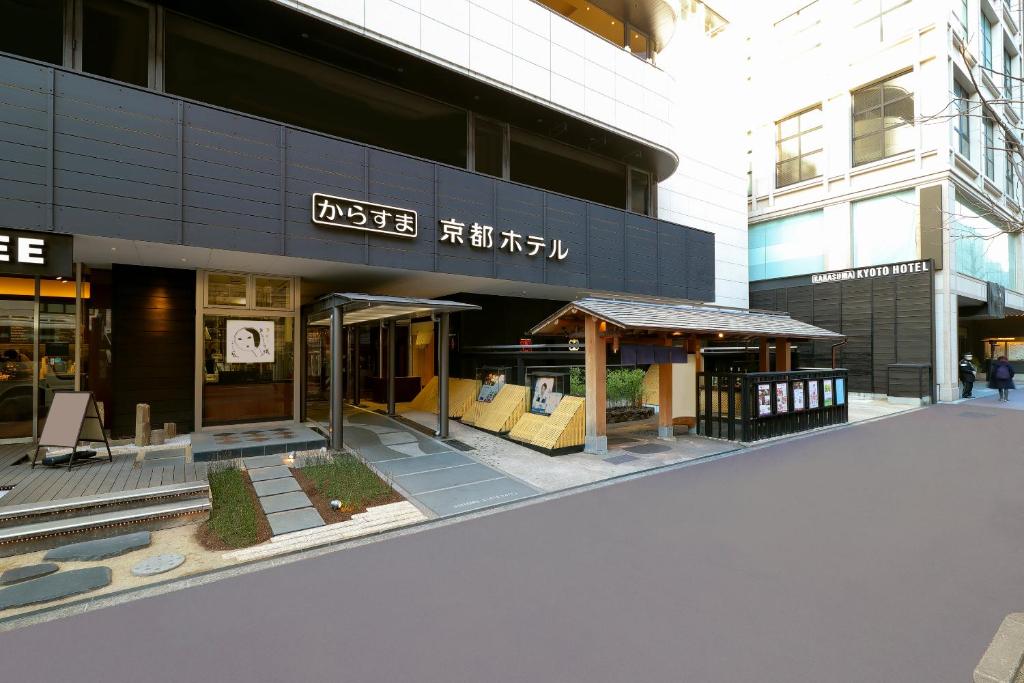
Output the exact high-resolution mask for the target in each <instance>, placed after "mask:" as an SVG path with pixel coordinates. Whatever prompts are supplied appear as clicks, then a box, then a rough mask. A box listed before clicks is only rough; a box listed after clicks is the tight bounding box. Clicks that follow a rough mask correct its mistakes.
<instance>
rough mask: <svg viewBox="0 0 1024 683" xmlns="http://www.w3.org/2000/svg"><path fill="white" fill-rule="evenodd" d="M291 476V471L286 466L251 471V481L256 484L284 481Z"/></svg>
mask: <svg viewBox="0 0 1024 683" xmlns="http://www.w3.org/2000/svg"><path fill="white" fill-rule="evenodd" d="M291 476H292V473H291V471H290V470H289V469H288V468H287V467H285V466H284V465H277V466H275V467H261V468H259V469H255V470H249V479H250V480H252V481H253V482H254V483H255V482H257V481H266V480H267V479H282V478H284V477H291Z"/></svg>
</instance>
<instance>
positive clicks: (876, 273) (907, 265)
mask: <svg viewBox="0 0 1024 683" xmlns="http://www.w3.org/2000/svg"><path fill="white" fill-rule="evenodd" d="M930 272H932V262H931V261H906V262H903V263H887V264H885V265H881V266H867V267H865V268H848V269H846V270H833V271H830V272H828V273H814V274H813V275H811V284H814V285H818V284H822V283H826V282H846V281H848V280H865V279H870V278H876V277H893V276H897V275H910V274H912V273H930Z"/></svg>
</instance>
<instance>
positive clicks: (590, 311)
mask: <svg viewBox="0 0 1024 683" xmlns="http://www.w3.org/2000/svg"><path fill="white" fill-rule="evenodd" d="M588 315H589V316H593V317H595V318H597V319H598V320H599V321H602V322H605V323H607V325H608V326H613V327H617V328H619V330H618V331H622V332H645V331H651V332H680V333H682V334H702V335H713V334H721V336H722V337H723V338H725V337H729V338H740V337H742V338H750V337H773V338H776V339H791V340H792V339H821V340H828V339H834V340H840V339H844V338H845V337H844V336H843V335H841V334H838V333H836V332H831V331H829V330H825V329H822V328H820V327H815V326H814V325H809V324H807V323H804V322H801V321H799V320H794V319H792V318H790V317H789V316H788V315H786V314H784V313H770V312H757V311H746V310H742V309H735V308H720V307H716V306H700V305H695V304H671V303H658V302H652V301H638V300H627V299H598V298H588V299H580V300H579V301H574V302H572V303H571V304H566V305H565V306H563V307H562V308H561V309H559V310H558V311H557V312H555V313H553V314H552V315H550V316H548V318H547V319H545V320H544V321H542V322H540V323H539V324H537V325H535V326H534V327H533V329H531V330H530V334H550V335H572V334H581V333H582V331H583V321H584V318H585V317H586V316H588ZM614 331H615V330H609V332H610V333H614Z"/></svg>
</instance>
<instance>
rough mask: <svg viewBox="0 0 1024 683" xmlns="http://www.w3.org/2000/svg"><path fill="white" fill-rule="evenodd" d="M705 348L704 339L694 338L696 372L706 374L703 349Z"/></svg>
mask: <svg viewBox="0 0 1024 683" xmlns="http://www.w3.org/2000/svg"><path fill="white" fill-rule="evenodd" d="M703 347H704V337H694V338H693V362H694V363H696V364H697V365H696V366H695V367H696V372H704V354H703V353H701V349H702V348H703Z"/></svg>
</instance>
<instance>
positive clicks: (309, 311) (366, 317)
mask: <svg viewBox="0 0 1024 683" xmlns="http://www.w3.org/2000/svg"><path fill="white" fill-rule="evenodd" d="M477 310H480V307H479V306H477V305H475V304H464V303H461V302H458V301H445V300H440V299H416V298H409V297H398V296H379V295H375V294H359V293H353V292H346V293H334V294H327V295H325V296H322V297H320V298H319V299H317V300H316V301H314V302H313V303H311V304H309V305H307V306H304V307H303V311H302V312H303V316H304V317H305V319H306V320H307V321H310V320H321V321H326V322H328V324H330V328H331V339H332V343H331V370H330V374H331V380H330V381H331V394H330V416H331V418H330V424H331V447H332V448H335V449H341V448H342V447H343V445H344V444H343V435H342V429H343V427H342V425H343V422H344V410H343V402H344V400H345V399H344V393H343V388H342V387H343V386H344V376H343V375H344V370H343V368H344V351H343V349H344V344H343V343H342V342H341V340H342V338H343V334H344V332H343V331H344V328H345V326H356V325H364V324H367V323H378V324H384V323H386V324H387V328H388V334H387V340H388V341H387V363H386V364H384V367H386V368H387V376H386V377H385V381H386V383H387V412H388V415H394V414H395V325H396V322H397V321H399V320H412V319H416V318H426V317H431V316H436V318H437V325H438V330H437V335H436V339H437V340H438V343H436V344H435V346H436V348H435V352H436V353H437V365H436V367H437V381H438V394H437V396H438V411H437V436H439V437H440V438H442V439H444V438H447V437H448V343H447V340H448V316H449V314H451V313H461V312H465V311H477ZM356 367H357V370H356V373H357V385H358V363H357V364H356ZM357 391H358V389H357ZM356 402H357V403H358V400H357V401H356Z"/></svg>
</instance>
